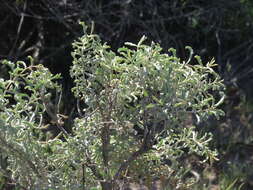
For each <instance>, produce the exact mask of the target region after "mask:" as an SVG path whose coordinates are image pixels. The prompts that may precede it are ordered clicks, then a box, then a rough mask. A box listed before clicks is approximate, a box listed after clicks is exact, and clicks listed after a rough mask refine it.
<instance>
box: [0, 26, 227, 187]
mask: <svg viewBox="0 0 253 190" xmlns="http://www.w3.org/2000/svg"><path fill="white" fill-rule="evenodd" d="M83 27H84V31H85V34H84V35H83V36H82V37H80V38H79V39H78V40H77V41H75V42H74V43H73V48H74V50H73V52H72V56H73V66H72V67H71V70H70V73H71V76H72V78H73V80H74V84H75V86H74V88H73V93H74V95H75V97H76V98H77V99H78V101H77V106H76V107H77V108H76V110H77V112H78V114H79V116H78V117H76V118H75V119H74V123H73V131H72V133H68V132H66V131H65V129H64V127H63V126H64V118H65V117H66V116H63V115H61V114H60V109H59V105H60V97H61V90H62V89H61V86H60V85H59V84H57V80H58V79H59V78H60V76H59V75H53V74H51V73H50V72H49V70H48V69H47V68H45V67H43V66H42V65H30V66H27V65H26V64H25V63H24V62H17V63H12V62H10V61H3V62H2V64H4V65H7V66H8V67H9V68H10V72H9V78H8V79H6V78H5V79H3V78H1V80H0V96H1V98H0V101H1V102H0V125H1V126H0V127H1V128H0V130H1V133H0V144H1V152H2V157H5V156H6V160H7V167H3V166H1V173H2V175H3V176H6V177H7V178H9V179H11V181H12V182H13V183H16V184H17V186H20V187H25V188H29V189H82V188H85V187H86V188H88V189H90V188H92V187H96V186H101V188H102V189H104V190H106V189H116V188H117V186H118V185H119V183H120V182H124V180H126V179H129V178H130V179H132V180H137V178H138V177H139V176H141V175H144V176H145V177H148V178H150V179H153V177H162V176H164V175H165V174H166V175H168V174H169V173H173V172H174V173H176V174H177V175H179V178H180V172H181V173H182V171H183V169H184V168H183V167H182V165H181V163H180V159H179V158H180V157H181V156H182V155H183V154H184V153H187V154H190V153H196V154H198V155H200V156H202V157H203V158H204V160H203V161H207V160H209V161H211V162H212V161H213V160H215V159H216V156H217V153H216V151H214V150H211V149H210V148H209V146H208V143H209V141H210V140H211V138H212V136H211V134H204V135H201V134H199V133H198V132H197V131H196V129H195V127H194V126H193V125H192V126H191V125H186V121H187V120H189V118H191V117H195V118H196V120H197V122H200V121H202V120H205V119H207V118H208V116H210V115H214V116H216V117H219V116H221V115H223V111H222V110H220V109H219V108H218V106H219V105H220V104H221V103H222V101H223V99H224V93H223V90H224V85H223V84H222V80H221V79H220V77H219V76H218V74H217V73H215V71H214V70H213V69H212V67H213V66H215V64H214V61H213V60H212V61H211V62H209V63H207V64H206V66H204V65H203V64H202V62H201V59H200V58H199V57H197V56H196V58H197V61H198V63H197V64H195V65H191V64H189V62H190V61H191V59H192V55H193V53H192V50H191V48H190V47H187V48H188V49H189V52H190V57H189V60H188V61H181V60H180V59H179V58H177V57H176V53H175V50H174V49H170V52H169V54H168V53H163V50H162V48H161V47H160V46H159V45H158V44H156V43H151V45H145V44H144V41H145V37H143V38H142V39H141V40H140V41H139V43H138V44H132V43H125V46H124V47H122V48H119V49H118V52H113V51H111V50H110V47H109V46H108V45H107V44H106V43H102V42H101V40H100V38H99V37H98V36H97V35H95V34H92V33H91V34H88V33H87V27H86V26H85V25H83ZM53 97H59V98H55V99H56V100H55V99H53ZM82 105H83V107H84V109H81V107H82ZM45 117H49V118H51V124H54V126H55V127H56V128H58V129H59V130H60V131H61V133H60V134H59V135H58V136H57V137H55V138H49V139H48V138H46V140H43V139H45V138H42V136H43V133H42V132H41V129H42V128H43V126H44V125H46V120H45ZM59 136H60V137H61V138H59ZM166 160H167V161H168V160H170V161H171V163H172V164H165V163H164V162H165V161H166Z"/></svg>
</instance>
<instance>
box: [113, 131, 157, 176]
mask: <svg viewBox="0 0 253 190" xmlns="http://www.w3.org/2000/svg"><path fill="white" fill-rule="evenodd" d="M152 145H153V143H152V141H151V138H150V135H149V134H147V135H146V136H145V137H144V140H143V143H142V145H141V147H140V148H139V150H137V151H135V152H133V153H132V154H131V155H130V156H129V158H128V159H127V160H126V161H124V162H123V163H122V164H121V165H120V167H119V169H118V171H117V173H116V174H115V175H114V177H113V180H114V181H117V180H118V179H119V178H120V176H121V174H122V173H123V172H124V171H126V169H127V168H128V166H129V165H130V164H131V163H132V162H133V161H135V160H136V159H137V158H138V157H140V156H141V155H143V154H144V153H146V152H148V151H149V150H151V149H152Z"/></svg>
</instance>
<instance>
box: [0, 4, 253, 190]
mask: <svg viewBox="0 0 253 190" xmlns="http://www.w3.org/2000/svg"><path fill="white" fill-rule="evenodd" d="M0 9H1V12H0V15H1V18H2V19H1V23H0V26H1V27H0V58H1V59H8V60H11V61H17V60H27V56H28V55H31V56H33V57H34V62H35V63H36V64H37V63H41V64H43V65H45V66H46V67H48V68H49V69H50V71H52V72H53V73H61V74H62V75H63V79H61V83H62V85H63V89H64V93H63V98H62V99H63V101H65V103H64V104H63V105H62V107H61V109H62V112H63V113H64V114H66V113H68V112H69V110H71V109H72V107H73V105H74V104H75V98H74V97H73V95H72V94H71V92H70V89H71V87H72V86H73V84H72V80H71V79H70V75H69V66H70V65H71V63H72V58H71V56H70V52H71V50H72V49H71V43H72V42H73V40H74V39H76V38H77V37H79V36H81V35H82V28H81V27H80V26H79V25H78V21H79V20H83V21H85V22H86V23H90V22H92V21H93V22H94V23H95V33H97V34H99V36H100V37H101V38H102V40H104V41H107V42H108V43H109V44H110V45H111V46H112V48H113V49H114V50H116V49H118V47H121V46H122V45H123V43H124V42H125V41H131V42H137V41H138V40H139V39H140V37H141V36H142V35H143V34H145V35H146V36H148V38H149V39H150V40H152V41H155V42H158V43H160V44H161V46H162V47H163V48H164V49H168V48H170V47H174V48H176V49H177V52H178V56H179V57H181V58H187V56H188V53H187V52H186V51H185V46H187V45H190V46H192V48H193V49H194V50H195V52H196V54H198V55H200V56H201V57H202V59H203V62H207V61H209V60H211V58H213V57H214V58H215V60H216V63H217V64H218V68H217V72H219V74H220V75H221V76H222V78H223V79H224V81H225V85H226V88H227V92H226V94H227V98H226V101H225V104H224V106H223V109H224V111H225V112H226V116H225V117H223V118H222V120H221V121H219V122H218V121H216V120H215V119H213V118H210V119H209V120H208V121H207V122H206V123H201V124H199V130H200V131H202V130H205V131H210V132H213V134H214V138H215V140H214V141H213V146H214V147H217V148H218V151H219V155H220V156H219V157H220V160H219V161H218V162H216V163H215V164H214V165H212V166H208V165H207V166H206V167H205V168H204V170H201V171H202V173H200V171H198V172H199V173H200V174H201V180H200V183H199V185H200V186H199V187H197V189H198V188H199V189H201V188H203V184H205V185H206V186H207V188H209V189H210V188H211V186H212V187H214V188H215V187H218V186H219V187H220V188H228V187H231V189H232V188H234V189H238V188H239V187H240V186H241V189H251V188H252V181H253V180H252V178H253V173H252V171H253V170H252V162H253V160H252V152H253V145H252V135H253V134H252V133H253V130H252V122H253V118H252V109H253V105H252V101H253V100H252V95H253V90H252V88H251V86H252V83H253V81H252V80H253V65H252V55H253V54H252V47H253V46H252V41H253V35H252V32H253V30H252V29H253V28H252V27H253V18H252V17H253V3H252V1H250V0H230V1H226V0H211V1H204V0H203V1H202V0H170V1H166V0H160V1H155V0H147V1H142V0H138V1H137V0H111V1H109V2H106V1H102V0H85V1H84V0H83V1H82V0H72V1H67V0H56V1H50V0H37V1H31V0H16V1H14V0H9V1H6V0H1V7H0ZM0 75H1V77H2V76H5V75H6V70H4V68H3V67H1V70H0ZM75 111H76V110H73V112H75ZM71 122H72V121H71V118H69V119H67V121H66V125H65V126H64V127H65V129H66V130H67V131H70V130H71V129H70V128H69V126H71V125H69V124H70V123H71ZM202 126H207V127H204V128H203V127H202ZM53 129H54V128H53ZM47 130H50V131H51V132H52V133H55V135H56V134H57V131H55V130H52V129H51V128H49V129H47ZM58 132H59V131H58ZM191 159H192V160H191V161H189V164H191V163H194V162H196V161H197V160H198V159H197V158H191ZM195 165H196V164H195Z"/></svg>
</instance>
